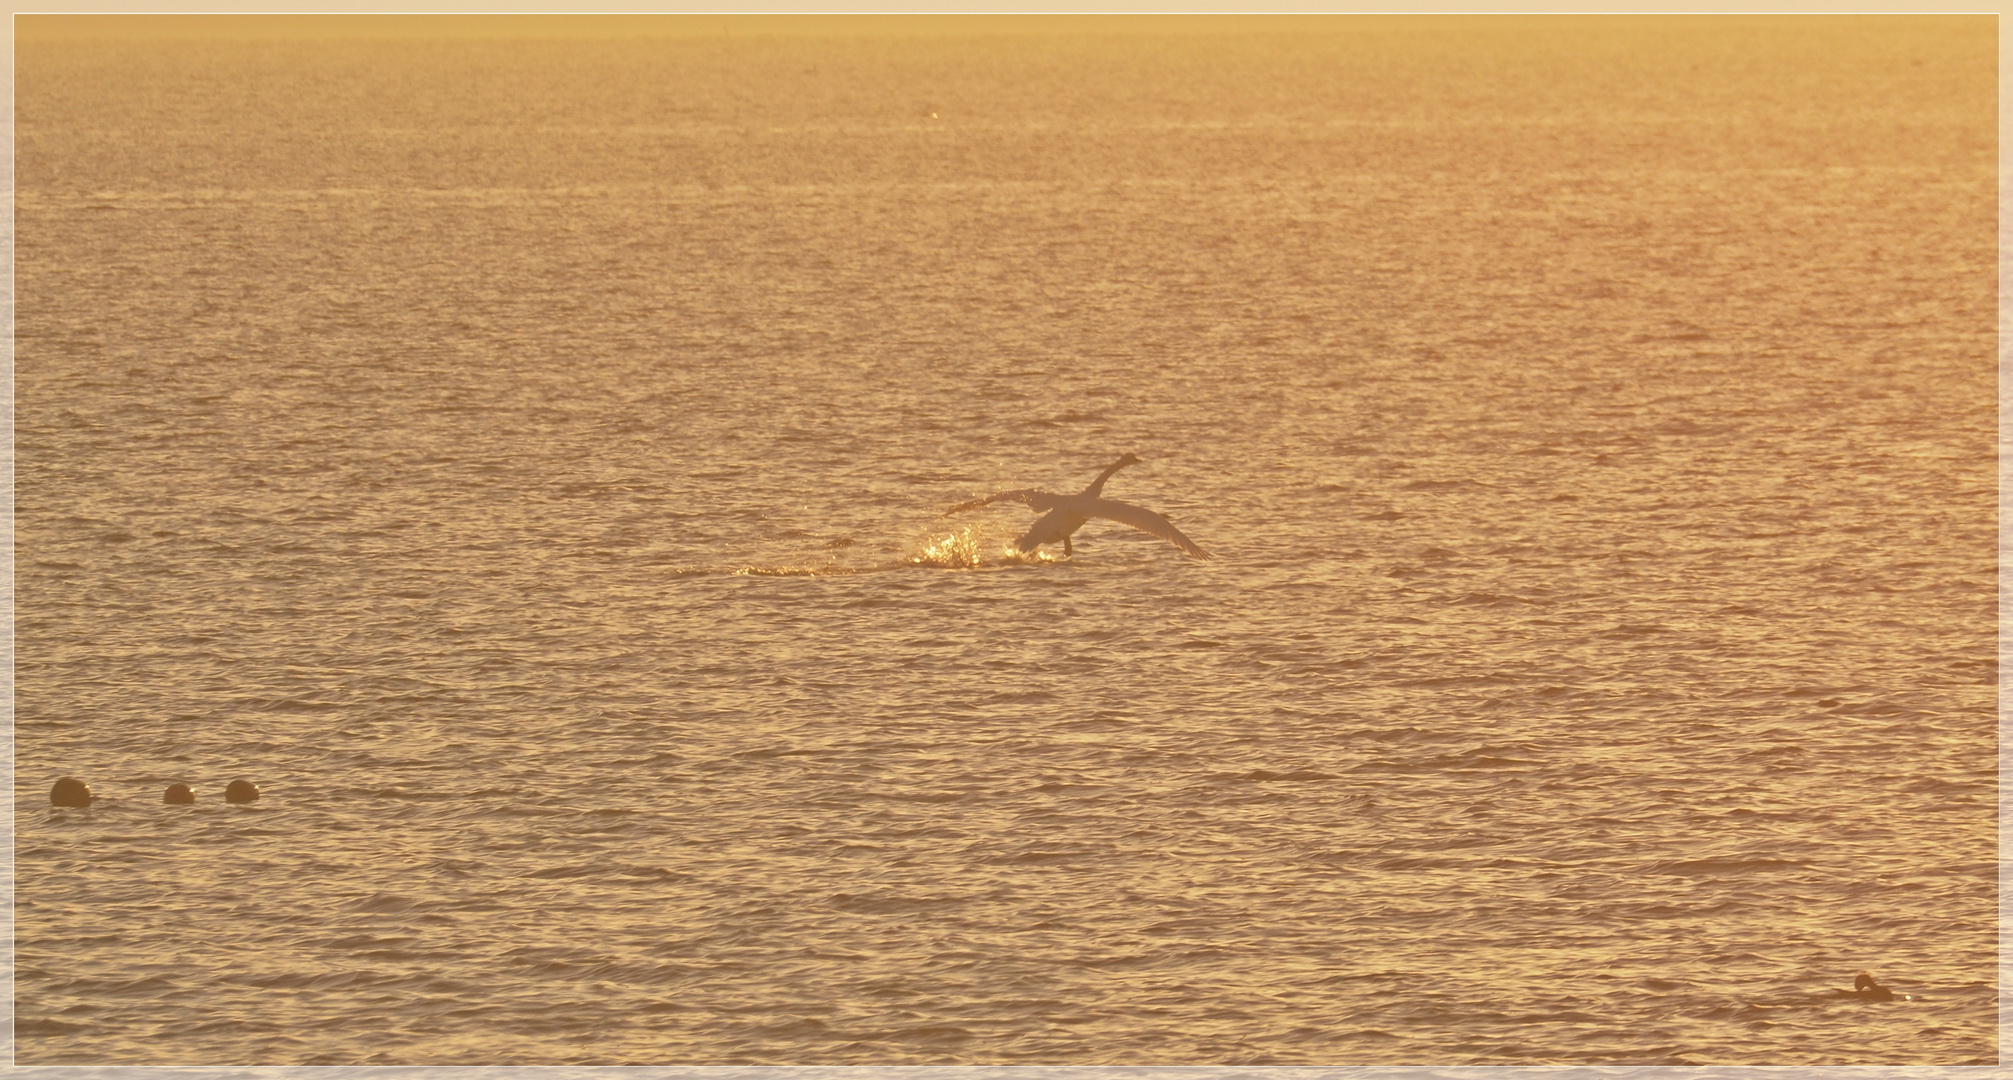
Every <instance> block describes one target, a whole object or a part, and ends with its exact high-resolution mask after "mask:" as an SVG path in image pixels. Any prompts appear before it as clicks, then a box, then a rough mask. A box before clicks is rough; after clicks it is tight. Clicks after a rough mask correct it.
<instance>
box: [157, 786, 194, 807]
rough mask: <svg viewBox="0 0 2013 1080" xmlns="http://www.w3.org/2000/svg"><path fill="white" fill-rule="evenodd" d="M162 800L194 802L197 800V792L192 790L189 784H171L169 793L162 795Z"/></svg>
mask: <svg viewBox="0 0 2013 1080" xmlns="http://www.w3.org/2000/svg"><path fill="white" fill-rule="evenodd" d="M161 801H162V802H164V803H192V802H195V801H196V793H195V792H193V791H190V790H189V785H187V784H169V785H168V793H167V794H166V795H163V796H161Z"/></svg>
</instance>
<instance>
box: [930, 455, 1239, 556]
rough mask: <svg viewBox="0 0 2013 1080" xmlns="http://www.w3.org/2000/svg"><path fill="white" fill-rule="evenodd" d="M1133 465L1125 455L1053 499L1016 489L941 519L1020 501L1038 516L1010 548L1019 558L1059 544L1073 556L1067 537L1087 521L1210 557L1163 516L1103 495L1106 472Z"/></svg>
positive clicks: (954, 510) (952, 510) (965, 505)
mask: <svg viewBox="0 0 2013 1080" xmlns="http://www.w3.org/2000/svg"><path fill="white" fill-rule="evenodd" d="M1137 464H1139V458H1137V457H1135V456H1133V455H1131V454H1127V455H1125V456H1124V457H1122V458H1119V459H1118V460H1117V461H1114V462H1112V463H1111V464H1110V465H1108V466H1106V467H1105V470H1104V471H1103V472H1101V473H1099V474H1098V475H1097V479H1095V480H1092V481H1091V482H1090V486H1089V487H1087V488H1084V489H1083V490H1082V491H1081V492H1079V493H1077V494H1075V495H1058V494H1056V493H1054V492H1052V491H1042V490H1040V489H1039V488H1020V489H1018V490H1015V491H1002V492H999V493H998V494H996V495H988V496H986V497H985V498H983V499H973V500H972V501H971V502H968V503H959V504H958V505H956V506H953V507H951V508H950V509H949V510H946V511H944V516H945V517H949V516H951V515H952V514H956V513H961V512H963V511H966V510H976V509H978V508H979V507H981V506H986V505H989V504H991V503H996V502H1017V503H1025V504H1027V507H1028V508H1029V509H1031V510H1033V511H1034V512H1035V513H1037V514H1040V515H1041V516H1040V517H1038V518H1036V519H1035V523H1034V524H1033V525H1032V526H1030V527H1029V528H1028V531H1027V533H1026V534H1025V535H1023V536H1022V537H1021V538H1020V539H1018V540H1015V541H1014V542H1013V546H1014V550H1015V551H1018V552H1020V553H1021V554H1023V555H1025V554H1029V553H1031V552H1033V551H1034V550H1035V549H1036V548H1038V547H1040V546H1041V545H1043V544H1056V543H1060V544H1061V545H1062V553H1063V554H1064V555H1075V554H1076V549H1075V548H1074V547H1072V546H1071V545H1070V542H1069V538H1070V534H1072V533H1074V532H1076V531H1077V530H1078V529H1081V528H1083V525H1084V523H1085V522H1087V521H1089V520H1090V519H1091V518H1103V519H1104V520H1106V521H1116V522H1118V523H1119V524H1120V525H1127V526H1130V527H1132V528H1135V529H1138V530H1139V531H1140V532H1143V533H1148V534H1150V535H1153V536H1158V537H1160V538H1161V539H1162V540H1166V541H1168V542H1169V543H1171V544H1173V545H1174V546H1175V547H1178V548H1180V549H1181V550H1183V551H1186V552H1187V553H1189V554H1190V555H1193V556H1195V557H1196V558H1198V559H1207V558H1211V557H1212V556H1211V555H1210V554H1209V553H1208V552H1207V551H1204V550H1202V549H1201V548H1200V547H1198V546H1196V543H1195V541H1193V540H1190V539H1189V538H1188V537H1186V536H1183V535H1181V530H1180V529H1177V528H1175V527H1174V523H1173V522H1171V521H1169V520H1167V519H1166V518H1165V517H1162V516H1161V515H1159V514H1156V513H1154V512H1153V511H1151V510H1148V509H1146V508H1145V507H1143V506H1134V505H1132V504H1131V503H1122V502H1119V501H1118V500H1116V499H1107V498H1105V497H1104V482H1105V481H1106V480H1109V479H1111V474H1113V473H1115V472H1117V471H1118V470H1120V469H1123V468H1125V467H1126V466H1127V465H1137Z"/></svg>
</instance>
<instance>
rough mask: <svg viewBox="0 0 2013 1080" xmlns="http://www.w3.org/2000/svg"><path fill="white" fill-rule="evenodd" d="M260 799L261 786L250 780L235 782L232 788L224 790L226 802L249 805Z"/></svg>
mask: <svg viewBox="0 0 2013 1080" xmlns="http://www.w3.org/2000/svg"><path fill="white" fill-rule="evenodd" d="M258 797H259V786H258V785H257V784H254V783H252V782H251V781H250V780H233V781H231V786H230V787H227V788H225V789H224V801H225V802H231V803H247V802H251V801H253V800H255V799H257V798H258Z"/></svg>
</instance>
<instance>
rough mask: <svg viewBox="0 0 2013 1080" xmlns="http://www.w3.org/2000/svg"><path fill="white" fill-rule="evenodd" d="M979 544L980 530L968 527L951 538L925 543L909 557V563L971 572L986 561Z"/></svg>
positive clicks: (941, 538) (950, 536)
mask: <svg viewBox="0 0 2013 1080" xmlns="http://www.w3.org/2000/svg"><path fill="white" fill-rule="evenodd" d="M979 543H980V535H979V531H978V529H976V528H975V527H973V526H969V525H967V526H965V527H964V528H962V529H959V530H958V531H957V532H954V533H952V534H950V535H949V536H942V537H937V538H935V539H932V540H928V541H925V542H924V543H923V549H922V550H921V551H918V552H916V553H915V554H913V555H910V556H909V562H910V563H912V564H913V565H916V566H939V567H943V568H945V569H950V570H970V569H972V568H974V567H976V566H979V565H981V564H982V563H983V562H984V561H985V560H984V559H983V557H982V556H981V555H980V552H979Z"/></svg>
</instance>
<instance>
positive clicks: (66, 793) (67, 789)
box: [49, 776, 91, 806]
mask: <svg viewBox="0 0 2013 1080" xmlns="http://www.w3.org/2000/svg"><path fill="white" fill-rule="evenodd" d="M49 805H51V806H89V805H91V789H90V788H89V787H87V786H85V784H84V782H83V781H82V780H79V779H77V778H76V777H74V776H66V777H64V778H62V779H61V780H58V781H56V786H55V787H52V788H50V789H49Z"/></svg>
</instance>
